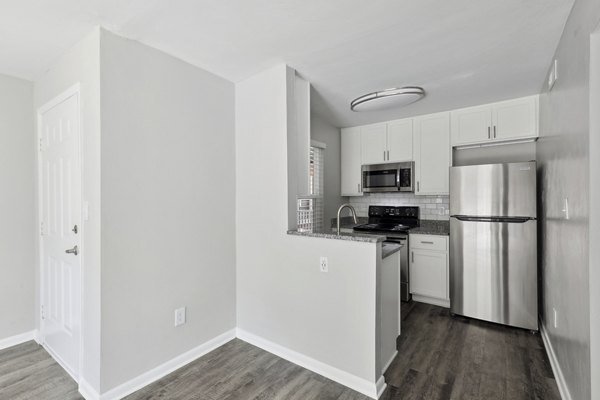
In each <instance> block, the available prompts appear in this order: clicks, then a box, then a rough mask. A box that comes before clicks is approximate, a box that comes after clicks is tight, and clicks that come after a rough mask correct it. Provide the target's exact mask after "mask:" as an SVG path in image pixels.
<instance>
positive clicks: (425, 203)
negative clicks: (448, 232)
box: [349, 193, 450, 221]
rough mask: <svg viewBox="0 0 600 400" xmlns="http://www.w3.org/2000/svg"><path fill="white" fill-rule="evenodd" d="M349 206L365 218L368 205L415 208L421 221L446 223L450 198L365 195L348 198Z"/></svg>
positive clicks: (396, 194) (393, 194)
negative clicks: (419, 214)
mask: <svg viewBox="0 0 600 400" xmlns="http://www.w3.org/2000/svg"><path fill="white" fill-rule="evenodd" d="M349 200H350V204H352V206H353V207H354V208H355V209H356V213H357V214H358V215H359V216H361V217H366V216H367V215H368V212H369V206H370V205H377V206H417V207H419V211H420V213H421V219H433V220H443V221H447V220H448V219H450V218H449V214H448V212H449V204H450V198H449V197H448V196H415V195H414V193H365V194H364V195H363V196H361V197H350V198H349Z"/></svg>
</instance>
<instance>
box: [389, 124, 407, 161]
mask: <svg viewBox="0 0 600 400" xmlns="http://www.w3.org/2000/svg"><path fill="white" fill-rule="evenodd" d="M387 145H388V149H387V150H388V152H389V153H388V154H387V155H388V161H389V162H401V161H412V159H413V120H412V119H411V118H409V119H400V120H397V121H392V122H389V123H388V124H387Z"/></svg>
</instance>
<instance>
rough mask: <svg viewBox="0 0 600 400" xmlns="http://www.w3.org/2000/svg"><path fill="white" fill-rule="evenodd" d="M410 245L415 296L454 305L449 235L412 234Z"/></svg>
mask: <svg viewBox="0 0 600 400" xmlns="http://www.w3.org/2000/svg"><path fill="white" fill-rule="evenodd" d="M409 246H410V257H409V258H410V259H409V262H410V269H409V282H410V293H411V294H412V295H413V300H415V301H420V302H423V303H430V304H435V305H438V306H442V307H450V290H449V289H450V285H449V278H450V276H449V275H450V274H449V257H448V236H438V235H418V234H411V235H410V238H409Z"/></svg>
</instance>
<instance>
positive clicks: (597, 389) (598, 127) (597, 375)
mask: <svg viewBox="0 0 600 400" xmlns="http://www.w3.org/2000/svg"><path fill="white" fill-rule="evenodd" d="M598 68H600V24H599V25H598V26H597V27H596V29H595V30H594V31H593V32H592V34H591V36H590V109H589V116H590V132H589V135H590V146H589V151H590V154H589V157H590V165H589V168H590V177H589V179H590V182H589V185H590V198H589V201H590V210H589V212H590V222H589V274H590V275H589V287H590V363H591V365H590V369H591V395H592V398H593V399H594V398H598V396H600V381H599V379H600V338H599V337H598V334H599V333H600V294H599V293H598V292H597V290H594V288H597V287H598V285H599V284H600V270H598V268H600V264H598V262H599V261H600V250H599V249H598V247H597V246H594V244H595V243H597V240H598V239H599V238H600V213H598V212H597V211H596V209H595V208H594V207H592V206H591V205H592V204H595V202H597V201H598V199H599V198H600V188H599V187H598V185H599V184H600V174H599V173H598V172H597V171H598V166H599V165H600V158H599V157H600V138H599V137H598V135H600V115H598V109H600V71H599V70H598Z"/></svg>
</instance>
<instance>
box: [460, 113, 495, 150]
mask: <svg viewBox="0 0 600 400" xmlns="http://www.w3.org/2000/svg"><path fill="white" fill-rule="evenodd" d="M451 119H452V143H453V144H454V143H475V142H481V141H485V140H488V139H491V138H492V113H491V110H490V107H489V106H481V107H471V108H465V109H463V110H458V111H453V112H452V113H451Z"/></svg>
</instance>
